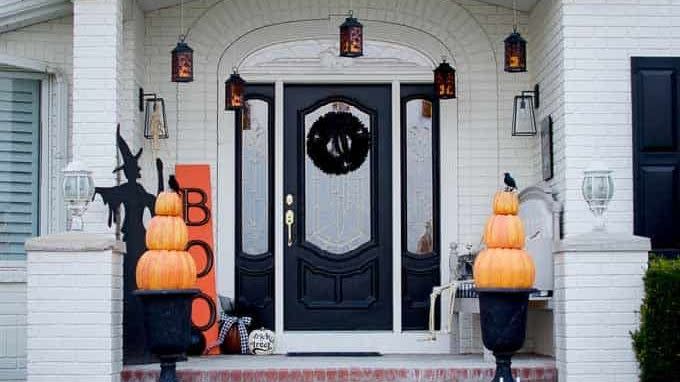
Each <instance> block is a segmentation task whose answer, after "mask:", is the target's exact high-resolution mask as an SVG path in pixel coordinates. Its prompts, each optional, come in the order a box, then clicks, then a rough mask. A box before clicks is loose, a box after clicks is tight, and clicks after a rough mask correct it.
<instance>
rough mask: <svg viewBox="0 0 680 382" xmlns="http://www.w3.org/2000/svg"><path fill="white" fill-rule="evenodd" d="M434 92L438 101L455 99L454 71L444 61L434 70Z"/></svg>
mask: <svg viewBox="0 0 680 382" xmlns="http://www.w3.org/2000/svg"><path fill="white" fill-rule="evenodd" d="M434 91H435V94H436V95H437V98H439V99H451V98H456V70H455V69H454V68H452V67H451V65H449V63H448V62H446V60H442V63H441V64H439V66H438V67H437V68H436V69H435V70H434Z"/></svg>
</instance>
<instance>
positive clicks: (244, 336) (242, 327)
mask: <svg viewBox="0 0 680 382" xmlns="http://www.w3.org/2000/svg"><path fill="white" fill-rule="evenodd" d="M220 321H222V327H221V328H220V333H219V335H218V336H217V341H216V342H215V343H214V344H213V345H212V346H211V347H210V348H209V349H208V350H210V349H212V348H214V347H216V346H219V345H221V344H222V343H223V342H224V339H225V338H226V337H227V333H229V329H231V327H232V326H234V324H236V325H237V329H238V334H239V337H240V342H241V354H248V326H250V323H251V321H252V318H250V317H236V316H230V315H228V314H226V313H224V312H222V313H221V314H220ZM206 352H207V351H206Z"/></svg>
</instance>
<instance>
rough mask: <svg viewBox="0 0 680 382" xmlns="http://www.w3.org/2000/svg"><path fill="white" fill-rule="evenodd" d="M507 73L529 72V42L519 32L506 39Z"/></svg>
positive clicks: (515, 31)
mask: <svg viewBox="0 0 680 382" xmlns="http://www.w3.org/2000/svg"><path fill="white" fill-rule="evenodd" d="M505 71H506V72H509V73H519V72H526V71H527V41H526V40H525V39H524V38H522V36H521V35H520V34H519V33H518V32H517V30H514V31H513V32H512V33H511V34H510V36H508V37H507V38H506V39H505Z"/></svg>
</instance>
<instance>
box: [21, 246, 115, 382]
mask: <svg viewBox="0 0 680 382" xmlns="http://www.w3.org/2000/svg"><path fill="white" fill-rule="evenodd" d="M27 250H28V262H27V273H28V288H27V306H28V309H27V311H28V319H27V323H28V340H27V349H28V364H27V369H28V378H27V380H28V381H29V382H43V381H45V382H46V381H54V380H69V381H82V382H86V381H87V382H90V381H102V382H104V381H107V382H115V381H119V380H120V371H121V369H122V316H123V303H122V298H123V297H122V283H123V255H122V254H121V253H120V251H119V249H118V246H117V244H116V243H115V242H114V240H113V239H111V238H109V236H108V235H107V236H98V235H93V234H84V233H66V234H59V235H54V236H48V237H41V238H37V239H32V240H30V241H29V243H28V244H27Z"/></svg>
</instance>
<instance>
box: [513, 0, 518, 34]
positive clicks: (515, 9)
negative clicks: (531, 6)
mask: <svg viewBox="0 0 680 382" xmlns="http://www.w3.org/2000/svg"><path fill="white" fill-rule="evenodd" d="M512 31H513V32H517V0H512Z"/></svg>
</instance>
